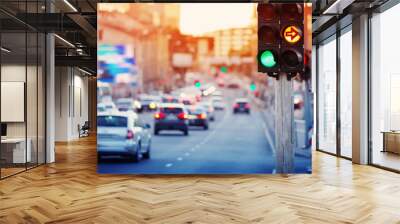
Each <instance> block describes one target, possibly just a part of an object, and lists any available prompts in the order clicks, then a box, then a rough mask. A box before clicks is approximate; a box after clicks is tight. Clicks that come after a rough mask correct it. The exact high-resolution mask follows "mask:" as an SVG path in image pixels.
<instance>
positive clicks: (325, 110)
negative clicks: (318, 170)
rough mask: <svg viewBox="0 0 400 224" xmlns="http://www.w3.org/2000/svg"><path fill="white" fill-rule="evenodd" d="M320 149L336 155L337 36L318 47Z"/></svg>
mask: <svg viewBox="0 0 400 224" xmlns="http://www.w3.org/2000/svg"><path fill="white" fill-rule="evenodd" d="M317 72H318V96H317V97H318V119H317V122H318V133H317V138H318V139H317V142H318V149H319V150H322V151H326V152H329V153H336V76H337V74H336V36H333V37H331V38H329V39H328V40H327V41H326V42H325V43H322V44H321V45H319V47H318V71H317Z"/></svg>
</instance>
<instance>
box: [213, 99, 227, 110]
mask: <svg viewBox="0 0 400 224" xmlns="http://www.w3.org/2000/svg"><path fill="white" fill-rule="evenodd" d="M212 104H213V106H214V109H215V110H225V108H226V104H225V102H224V100H223V99H222V98H221V97H214V98H212Z"/></svg>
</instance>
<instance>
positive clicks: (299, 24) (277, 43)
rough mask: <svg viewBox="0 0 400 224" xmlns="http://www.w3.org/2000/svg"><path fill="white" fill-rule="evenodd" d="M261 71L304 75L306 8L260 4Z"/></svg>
mask: <svg viewBox="0 0 400 224" xmlns="http://www.w3.org/2000/svg"><path fill="white" fill-rule="evenodd" d="M257 12H258V55H257V57H258V71H259V72H263V73H267V74H268V75H269V76H273V77H278V76H279V73H281V72H286V73H287V74H288V77H293V76H295V75H296V74H297V73H302V72H304V63H303V61H304V59H303V58H304V40H303V30H304V25H303V23H304V5H303V4H300V3H259V4H258V6H257Z"/></svg>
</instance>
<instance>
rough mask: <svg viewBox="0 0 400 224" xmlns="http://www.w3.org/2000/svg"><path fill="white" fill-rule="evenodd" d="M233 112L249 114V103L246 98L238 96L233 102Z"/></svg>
mask: <svg viewBox="0 0 400 224" xmlns="http://www.w3.org/2000/svg"><path fill="white" fill-rule="evenodd" d="M233 113H234V114H236V113H247V114H250V103H249V100H248V99H246V98H239V99H236V100H235V103H234V104H233Z"/></svg>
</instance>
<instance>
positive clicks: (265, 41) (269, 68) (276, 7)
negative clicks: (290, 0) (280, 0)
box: [257, 3, 281, 76]
mask: <svg viewBox="0 0 400 224" xmlns="http://www.w3.org/2000/svg"><path fill="white" fill-rule="evenodd" d="M257 12H258V60H257V61H258V71H259V72H264V73H268V74H269V75H272V76H275V75H278V73H279V58H278V57H279V46H280V44H281V40H280V37H279V35H280V34H279V33H280V25H279V14H280V4H273V3H270V4H261V3H260V4H258V6H257Z"/></svg>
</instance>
